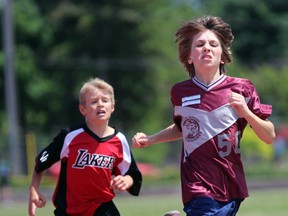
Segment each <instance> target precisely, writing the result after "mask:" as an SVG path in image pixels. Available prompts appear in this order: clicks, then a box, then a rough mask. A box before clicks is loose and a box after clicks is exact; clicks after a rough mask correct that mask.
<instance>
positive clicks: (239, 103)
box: [229, 92, 250, 118]
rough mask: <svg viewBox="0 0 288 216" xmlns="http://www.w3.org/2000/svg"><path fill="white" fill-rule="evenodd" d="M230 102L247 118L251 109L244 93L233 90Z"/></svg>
mask: <svg viewBox="0 0 288 216" xmlns="http://www.w3.org/2000/svg"><path fill="white" fill-rule="evenodd" d="M229 103H230V106H231V107H232V108H233V109H234V110H235V112H236V113H237V114H238V115H239V116H240V117H242V118H245V117H246V116H247V115H249V112H250V110H249V108H248V106H247V103H246V101H245V98H244V97H243V95H241V94H238V93H235V92H231V94H230V98H229Z"/></svg>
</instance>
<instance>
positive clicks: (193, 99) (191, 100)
mask: <svg viewBox="0 0 288 216" xmlns="http://www.w3.org/2000/svg"><path fill="white" fill-rule="evenodd" d="M193 104H200V95H199V94H198V95H192V96H188V97H184V98H182V106H189V105H193Z"/></svg>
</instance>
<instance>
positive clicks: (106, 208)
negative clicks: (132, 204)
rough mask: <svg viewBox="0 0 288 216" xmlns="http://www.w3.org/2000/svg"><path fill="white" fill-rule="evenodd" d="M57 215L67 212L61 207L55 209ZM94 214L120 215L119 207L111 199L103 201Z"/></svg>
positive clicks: (104, 215)
mask: <svg viewBox="0 0 288 216" xmlns="http://www.w3.org/2000/svg"><path fill="white" fill-rule="evenodd" d="M54 215H55V216H67V214H66V213H65V212H63V211H61V210H60V209H55V210H54ZM93 216H120V213H119V211H118V209H117V208H116V206H115V204H114V203H113V201H112V200H111V201H110V202H107V203H103V204H101V205H100V206H99V208H97V210H96V212H95V213H94V215H93Z"/></svg>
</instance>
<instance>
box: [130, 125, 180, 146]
mask: <svg viewBox="0 0 288 216" xmlns="http://www.w3.org/2000/svg"><path fill="white" fill-rule="evenodd" d="M181 137H182V132H181V131H179V130H178V128H177V126H176V125H175V124H172V125H170V126H168V127H167V128H165V129H163V130H161V131H159V132H157V133H155V134H153V135H149V136H148V135H146V134H144V133H141V132H140V133H136V135H135V136H134V137H133V139H132V142H133V146H134V147H135V148H143V147H147V146H150V145H153V144H157V143H163V142H170V141H175V140H179V139H181Z"/></svg>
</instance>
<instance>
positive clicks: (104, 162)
mask: <svg viewBox="0 0 288 216" xmlns="http://www.w3.org/2000/svg"><path fill="white" fill-rule="evenodd" d="M87 152H88V150H86V149H80V150H78V156H77V158H76V162H75V164H73V168H77V169H84V168H85V167H86V166H90V167H99V168H104V169H110V170H112V169H113V163H114V161H115V158H114V157H111V156H106V155H99V154H90V153H87Z"/></svg>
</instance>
